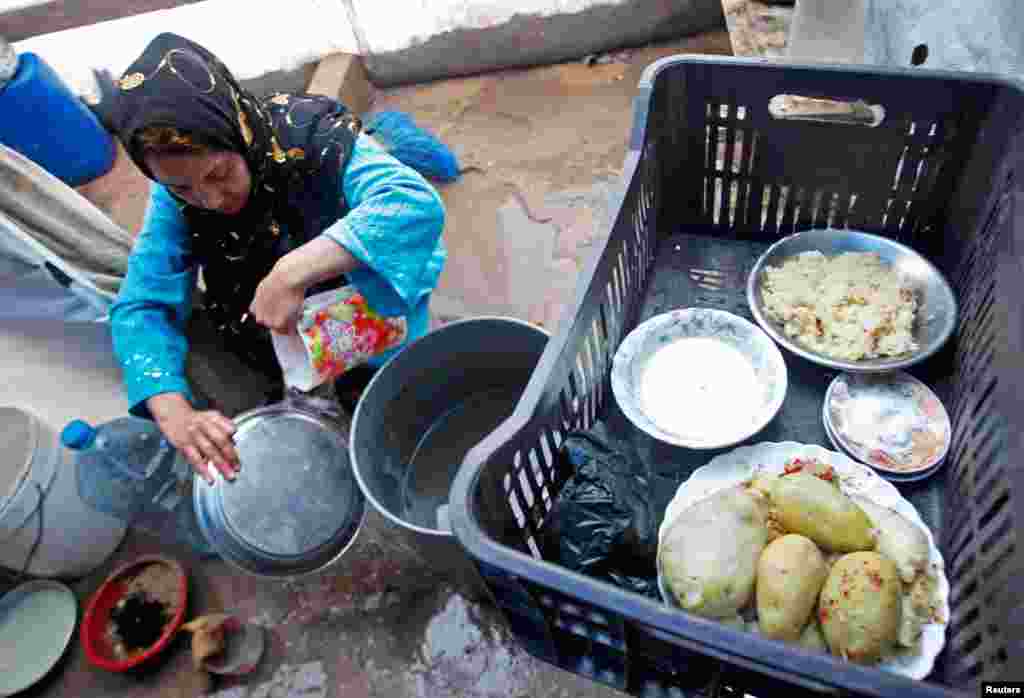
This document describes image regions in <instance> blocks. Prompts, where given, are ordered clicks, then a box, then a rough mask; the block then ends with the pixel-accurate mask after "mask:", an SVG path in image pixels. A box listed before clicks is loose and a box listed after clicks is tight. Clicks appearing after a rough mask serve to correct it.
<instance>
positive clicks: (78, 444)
mask: <svg viewBox="0 0 1024 698" xmlns="http://www.w3.org/2000/svg"><path fill="white" fill-rule="evenodd" d="M95 439H96V430H95V429H94V428H92V427H91V426H90V425H89V424H87V423H85V422H83V421H82V420H81V419H76V420H75V421H73V422H70V423H69V424H68V425H67V426H66V427H64V430H63V431H62V432H61V433H60V440H61V443H63V444H64V445H65V446H67V447H68V448H72V449H75V450H76V451H78V450H81V449H83V448H89V446H91V445H92V442H93V441H94V440H95Z"/></svg>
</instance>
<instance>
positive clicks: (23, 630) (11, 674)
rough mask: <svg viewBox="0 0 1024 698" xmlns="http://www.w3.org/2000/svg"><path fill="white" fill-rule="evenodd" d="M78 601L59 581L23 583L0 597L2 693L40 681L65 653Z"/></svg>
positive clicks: (71, 633) (0, 685) (21, 688)
mask: <svg viewBox="0 0 1024 698" xmlns="http://www.w3.org/2000/svg"><path fill="white" fill-rule="evenodd" d="M77 621H78V600H77V599H76V598H75V595H74V594H73V593H72V591H71V590H70V589H68V588H67V587H66V586H64V585H63V584H60V583H59V582H54V581H50V580H38V581H34V582H28V583H27V584H22V585H21V586H19V587H15V588H14V589H12V590H10V591H9V592H7V593H6V594H4V595H3V597H0V696H13V695H14V694H16V693H20V692H21V691H24V690H25V689H27V688H29V687H30V686H33V685H35V684H36V683H38V682H39V681H40V680H41V679H42V678H43V677H44V676H46V675H47V674H48V673H49V672H50V670H51V669H53V667H54V666H56V665H57V663H58V662H59V661H60V658H61V657H63V656H64V652H65V650H67V647H68V643H70V642H71V637H72V635H73V634H74V632H75V624H76V623H77Z"/></svg>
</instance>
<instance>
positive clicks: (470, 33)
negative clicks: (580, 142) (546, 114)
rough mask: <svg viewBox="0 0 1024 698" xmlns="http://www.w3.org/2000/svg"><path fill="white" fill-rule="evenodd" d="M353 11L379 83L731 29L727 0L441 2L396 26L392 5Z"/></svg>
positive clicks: (359, 0) (365, 5)
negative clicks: (727, 23) (389, 8)
mask: <svg viewBox="0 0 1024 698" xmlns="http://www.w3.org/2000/svg"><path fill="white" fill-rule="evenodd" d="M353 5H355V13H356V16H357V18H358V24H357V25H356V37H357V40H359V41H360V44H361V46H362V47H363V54H364V59H365V61H366V66H367V70H368V72H369V75H370V78H371V80H373V82H374V83H376V84H379V85H394V84H400V83H407V82H421V81H425V80H432V79H437V78H445V77H451V76H456V75H467V74H472V73H479V72H484V71H488V70H494V69H499V68H510V67H520V66H527V65H537V64H547V63H556V62H560V61H565V60H571V59H575V58H579V57H581V56H584V55H587V54H589V53H598V52H601V51H608V50H612V49H616V48H622V47H631V46H640V45H643V44H647V43H650V42H652V41H661V40H666V39H672V38H677V37H681V36H687V35H690V34H696V33H698V32H702V31H706V30H710V29H718V28H724V27H725V17H724V15H723V13H722V3H721V0H677V1H676V2H669V1H665V0H605V1H595V0H520V1H519V2H511V1H509V0H505V1H504V2H493V1H492V2H486V0H476V1H475V2H466V0H441V1H440V2H436V3H434V2H431V3H427V2H423V3H421V4H418V3H411V4H410V12H409V14H408V16H407V17H406V19H405V20H403V21H401V22H400V23H398V24H397V25H396V23H395V21H394V19H392V20H391V22H390V25H389V21H388V19H389V17H388V15H389V13H388V12H386V11H385V9H384V8H385V6H386V5H387V3H377V4H373V1H372V0H353ZM427 5H429V7H427ZM413 7H418V11H412V8H413ZM390 14H392V15H393V14H394V13H390ZM402 14H403V15H404V14H405V10H403V13H402ZM417 28H418V29H417Z"/></svg>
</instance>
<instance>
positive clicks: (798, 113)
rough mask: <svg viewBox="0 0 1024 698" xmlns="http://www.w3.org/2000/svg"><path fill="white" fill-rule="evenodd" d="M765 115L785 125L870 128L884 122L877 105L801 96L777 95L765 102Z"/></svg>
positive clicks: (881, 112) (860, 101)
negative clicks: (813, 122)
mask: <svg viewBox="0 0 1024 698" xmlns="http://www.w3.org/2000/svg"><path fill="white" fill-rule="evenodd" d="M768 113H769V114H771V115H772V118H774V119H780V120H785V121H817V122H819V123H825V124H847V125H851V126H867V127H869V128H874V127H876V126H878V125H879V124H881V123H882V121H884V120H885V109H884V108H883V107H882V105H881V104H868V103H867V102H865V101H864V100H860V99H858V100H845V99H822V98H818V97H804V96H802V95H789V94H779V95H775V96H774V97H772V98H771V99H769V100H768Z"/></svg>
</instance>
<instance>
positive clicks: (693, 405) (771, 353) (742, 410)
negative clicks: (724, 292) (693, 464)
mask: <svg viewBox="0 0 1024 698" xmlns="http://www.w3.org/2000/svg"><path fill="white" fill-rule="evenodd" d="M692 339H704V340H713V341H707V342H702V343H700V344H699V346H697V345H694V344H693V343H691V344H689V345H686V346H685V347H672V345H675V344H676V343H679V342H683V341H685V340H692ZM680 348H683V349H686V351H682V352H680V351H676V350H677V349H680ZM665 349H668V350H669V352H670V353H667V354H659V352H661V351H662V350H665ZM692 349H699V351H696V352H693V351H691V350H692ZM656 357H657V358H656ZM748 368H749V369H752V375H751V372H750V370H748ZM737 369H739V370H737ZM655 378H656V380H655ZM611 382H612V391H613V393H614V394H615V399H616V400H617V401H618V404H619V407H620V408H621V409H622V412H623V413H624V414H625V415H626V417H627V418H628V419H629V420H630V421H631V422H632V423H633V424H634V425H635V426H636V427H637V428H638V429H641V430H642V431H644V432H646V433H647V434H650V435H651V436H653V437H654V438H656V439H658V440H660V441H664V442H666V443H669V444H673V445H676V446H682V447H684V448H691V449H697V450H707V449H717V448H725V447H727V446H732V445H735V444H737V443H740V442H741V441H744V440H745V439H748V438H750V437H751V436H753V435H754V434H756V433H758V432H759V431H761V430H762V429H763V428H764V427H765V426H766V425H767V424H768V423H769V422H770V421H771V420H772V419H773V418H774V417H775V415H776V414H777V413H778V411H779V409H780V408H781V407H782V403H783V400H785V397H786V388H787V386H788V376H787V372H786V363H785V361H784V360H783V358H782V353H781V352H780V351H779V349H778V347H776V346H775V343H774V342H772V340H771V338H770V337H768V335H767V334H765V333H764V332H763V331H762V330H760V329H759V328H758V327H757V326H756V325H754V324H753V323H750V322H748V321H746V320H744V319H743V318H741V317H737V316H736V315H733V314H731V313H727V312H725V311H722V310H713V309H709V308H686V309H680V310H673V311H671V312H668V313H663V314H661V315H657V316H655V317H653V318H651V319H650V320H647V321H646V322H644V323H642V324H640V325H639V326H637V327H636V328H635V329H634V330H633V331H632V332H630V333H629V335H628V336H627V337H626V338H625V339H624V340H623V342H622V344H621V345H620V346H619V349H618V351H617V352H616V353H615V358H614V360H613V362H612V372H611ZM654 384H656V385H654ZM663 388H664V390H663ZM655 389H657V390H658V392H660V393H661V395H660V399H658V400H653V399H652V391H655Z"/></svg>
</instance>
